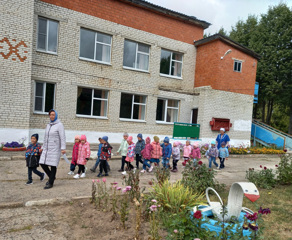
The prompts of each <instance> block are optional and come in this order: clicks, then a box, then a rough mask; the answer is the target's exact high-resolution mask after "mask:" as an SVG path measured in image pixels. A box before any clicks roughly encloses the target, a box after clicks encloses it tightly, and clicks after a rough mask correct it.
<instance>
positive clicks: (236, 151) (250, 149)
mask: <svg viewBox="0 0 292 240" xmlns="http://www.w3.org/2000/svg"><path fill="white" fill-rule="evenodd" d="M229 153H230V154H284V153H285V152H284V151H283V150H279V149H274V148H265V147H263V148H256V147H246V148H244V147H238V148H236V147H230V148H229Z"/></svg>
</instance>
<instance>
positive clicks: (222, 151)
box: [219, 142, 229, 169]
mask: <svg viewBox="0 0 292 240" xmlns="http://www.w3.org/2000/svg"><path fill="white" fill-rule="evenodd" d="M228 157H229V151H228V148H227V147H226V146H225V142H222V143H221V147H220V148H219V160H220V168H219V169H223V168H225V165H224V161H225V159H226V160H228Z"/></svg>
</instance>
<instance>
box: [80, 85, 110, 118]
mask: <svg viewBox="0 0 292 240" xmlns="http://www.w3.org/2000/svg"><path fill="white" fill-rule="evenodd" d="M78 88H79V87H78ZM80 88H87V87H80ZM91 90H92V91H91V109H90V115H85V114H78V113H76V116H77V117H84V118H100V119H108V116H107V114H108V98H96V97H94V90H101V91H106V92H107V96H108V95H109V91H108V90H104V89H98V88H91ZM94 100H101V101H106V102H107V104H106V116H95V115H92V113H93V101H94ZM76 112H77V110H76Z"/></svg>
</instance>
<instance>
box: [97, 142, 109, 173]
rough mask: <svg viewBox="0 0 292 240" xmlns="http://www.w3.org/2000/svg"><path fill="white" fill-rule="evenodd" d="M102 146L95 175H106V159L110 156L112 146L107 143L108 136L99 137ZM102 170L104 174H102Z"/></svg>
mask: <svg viewBox="0 0 292 240" xmlns="http://www.w3.org/2000/svg"><path fill="white" fill-rule="evenodd" d="M101 143H102V148H101V153H100V165H99V174H98V175H97V177H102V176H108V167H107V161H109V159H110V158H111V154H112V149H113V147H112V146H111V145H110V144H109V143H108V136H104V137H102V138H101ZM103 170H104V173H105V175H102V171H103Z"/></svg>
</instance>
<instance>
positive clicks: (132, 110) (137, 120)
mask: <svg viewBox="0 0 292 240" xmlns="http://www.w3.org/2000/svg"><path fill="white" fill-rule="evenodd" d="M122 94H123V93H122ZM124 94H128V95H132V107H131V118H120V120H121V121H126V120H130V121H135V122H146V121H145V119H134V118H133V115H134V105H141V106H145V116H146V105H147V103H137V102H134V99H135V96H141V97H145V98H146V99H145V102H147V96H144V95H139V94H132V93H130V94H129V93H124ZM121 96H122V95H121ZM124 119H125V120H124Z"/></svg>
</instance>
